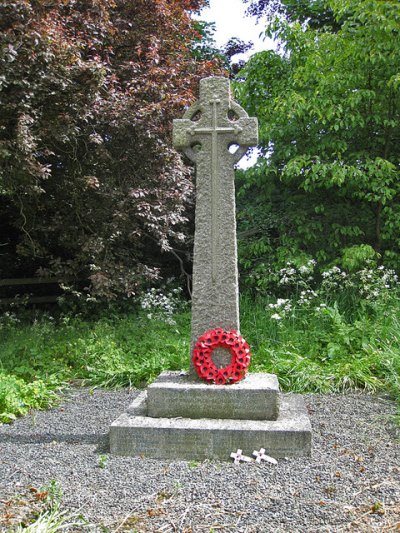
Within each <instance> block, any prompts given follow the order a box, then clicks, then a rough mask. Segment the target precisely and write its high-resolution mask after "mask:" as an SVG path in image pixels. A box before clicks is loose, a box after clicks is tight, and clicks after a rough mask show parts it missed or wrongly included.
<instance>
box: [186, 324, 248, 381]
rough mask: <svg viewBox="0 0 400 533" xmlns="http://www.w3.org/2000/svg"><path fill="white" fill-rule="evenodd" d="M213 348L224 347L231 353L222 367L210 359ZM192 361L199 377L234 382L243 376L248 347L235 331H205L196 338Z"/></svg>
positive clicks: (220, 329)
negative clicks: (227, 361)
mask: <svg viewBox="0 0 400 533" xmlns="http://www.w3.org/2000/svg"><path fill="white" fill-rule="evenodd" d="M215 348H226V349H228V350H229V351H230V353H231V355H232V361H231V363H230V364H229V365H227V366H225V367H223V368H217V367H216V365H215V364H214V362H213V360H212V353H213V351H214V350H215ZM192 361H193V365H194V368H195V369H196V372H197V374H198V375H199V377H201V378H202V379H204V380H205V381H208V382H209V383H215V384H216V385H226V384H230V383H236V382H238V381H240V380H241V379H243V378H244V376H245V374H246V371H247V368H248V366H249V363H250V347H249V345H248V344H247V342H246V341H245V340H244V338H243V337H241V336H240V335H239V333H237V331H234V330H232V331H227V330H224V329H222V328H217V329H212V330H209V331H206V332H205V333H203V335H201V336H200V337H199V339H198V340H197V342H196V344H195V346H194V349H193V353H192Z"/></svg>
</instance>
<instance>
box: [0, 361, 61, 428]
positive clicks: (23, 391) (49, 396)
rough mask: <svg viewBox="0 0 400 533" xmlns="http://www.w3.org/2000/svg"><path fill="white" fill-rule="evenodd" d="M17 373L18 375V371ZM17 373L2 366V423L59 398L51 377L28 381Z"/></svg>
mask: <svg viewBox="0 0 400 533" xmlns="http://www.w3.org/2000/svg"><path fill="white" fill-rule="evenodd" d="M15 374H16V375H18V372H16V373H15ZM15 374H14V372H12V373H8V372H4V370H2V369H1V368H0V424H1V423H7V422H12V421H13V420H15V418H16V417H17V416H21V415H26V414H27V413H28V412H29V410H30V409H44V408H46V407H50V406H52V405H54V404H55V403H56V400H57V395H56V393H55V392H54V390H53V385H54V382H52V380H51V379H50V380H48V381H47V380H42V379H34V380H33V381H31V382H26V381H25V380H24V379H22V378H19V377H16V375H15ZM60 387H61V383H59V386H58V388H60Z"/></svg>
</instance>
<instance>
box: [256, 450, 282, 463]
mask: <svg viewBox="0 0 400 533" xmlns="http://www.w3.org/2000/svg"><path fill="white" fill-rule="evenodd" d="M253 455H254V457H255V458H256V463H261V461H266V462H267V463H271V464H273V465H276V464H278V461H277V460H276V459H274V458H273V457H270V456H269V455H265V449H264V448H261V449H260V450H259V451H257V450H254V452H253Z"/></svg>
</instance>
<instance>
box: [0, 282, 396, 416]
mask: <svg viewBox="0 0 400 533" xmlns="http://www.w3.org/2000/svg"><path fill="white" fill-rule="evenodd" d="M271 301H272V300H270V299H267V298H262V299H261V298H259V299H252V298H250V297H249V296H244V297H242V299H241V332H242V335H243V336H244V337H245V338H246V340H247V341H248V342H249V344H250V346H251V348H252V361H251V365H250V371H253V372H260V371H263V372H271V373H275V374H277V375H278V378H279V380H280V384H281V387H282V389H283V390H292V391H297V392H321V393H330V392H344V391H348V390H355V389H361V390H366V391H369V392H377V391H386V392H389V393H391V394H393V395H394V396H395V397H396V398H397V399H400V378H399V375H400V321H399V317H400V303H399V298H398V292H397V291H392V293H390V295H389V296H388V295H387V294H386V296H385V300H384V301H383V300H379V301H378V302H375V303H374V304H368V305H359V306H358V308H357V309H356V308H353V309H352V310H351V312H350V311H349V308H348V307H347V310H346V308H345V307H343V305H342V303H338V301H333V300H332V301H331V302H328V304H327V305H325V306H324V307H323V308H321V307H318V306H316V305H315V304H313V305H300V304H298V303H297V304H296V302H292V307H291V311H290V313H287V314H286V315H285V316H282V318H281V319H279V320H277V319H273V318H271V317H272V315H273V311H274V309H272V310H271V306H270V304H271ZM147 314H148V313H147ZM147 314H146V312H145V311H143V310H139V311H137V310H136V311H132V313H111V312H104V313H103V316H102V317H99V318H92V319H83V318H79V317H75V318H74V317H72V316H60V317H58V318H57V319H54V318H51V317H49V316H48V315H46V314H43V315H42V316H40V317H36V318H35V319H34V320H32V317H30V319H29V320H22V319H21V320H20V319H18V317H16V316H15V315H11V314H5V315H3V317H2V319H1V320H0V334H1V339H0V422H11V421H12V420H13V419H14V418H15V417H16V416H20V415H24V414H26V413H28V412H29V410H30V409H33V408H39V409H40V408H46V407H49V406H51V405H54V403H55V402H56V401H57V398H58V395H57V392H58V391H59V390H60V389H62V388H63V387H65V386H67V385H68V384H69V383H71V382H74V381H76V380H79V381H83V382H84V383H86V384H88V385H91V386H93V387H96V386H98V387H124V386H143V385H145V384H147V383H149V382H151V381H152V380H153V379H154V378H155V377H156V376H157V375H158V374H159V373H160V372H161V371H163V370H166V369H169V370H184V369H187V367H188V364H189V338H190V313H189V312H187V311H183V312H178V313H176V314H175V315H174V321H175V323H174V324H171V323H166V322H164V321H163V320H161V319H160V318H162V317H161V316H160V315H158V318H154V316H153V317H152V319H151V320H149V319H148V318H147ZM169 322H170V321H169Z"/></svg>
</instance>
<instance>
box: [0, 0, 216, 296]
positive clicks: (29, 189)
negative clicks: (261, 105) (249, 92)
mask: <svg viewBox="0 0 400 533" xmlns="http://www.w3.org/2000/svg"><path fill="white" fill-rule="evenodd" d="M205 3H206V0H172V1H171V0H135V2H126V1H125V0H115V1H113V0H62V1H55V0H15V1H9V0H0V65H1V70H0V99H1V110H2V111H1V115H0V222H1V224H2V226H3V228H6V229H7V231H5V232H4V233H3V235H2V237H1V238H0V245H1V246H0V269H1V272H0V275H1V276H2V277H10V276H12V275H15V274H21V273H22V274H25V273H27V272H28V271H29V273H30V274H32V273H33V271H36V272H38V271H39V272H46V273H52V274H55V275H58V276H61V277H65V278H66V279H69V280H70V281H71V280H74V279H85V280H89V284H88V287H89V289H88V290H89V292H90V293H91V294H96V295H99V296H103V297H106V298H113V297H116V296H118V295H122V294H125V295H130V294H134V293H135V292H137V290H138V289H139V288H140V286H141V284H142V283H143V282H145V281H146V280H149V279H152V278H156V277H157V276H159V264H160V254H161V252H162V251H166V252H167V251H168V250H170V249H171V246H176V243H177V242H179V241H181V240H184V232H185V223H186V219H187V210H188V206H190V202H191V196H192V180H191V176H190V174H189V173H188V170H187V168H186V167H184V166H183V165H182V163H181V160H180V158H179V157H178V156H177V154H176V152H175V151H174V150H173V149H172V148H171V142H170V135H171V124H172V119H173V118H175V117H177V116H180V114H181V113H182V110H183V108H184V106H185V105H187V104H189V103H191V102H192V101H193V99H194V97H195V95H194V91H195V90H196V88H197V86H198V81H199V78H201V77H204V76H207V75H210V74H213V73H217V74H219V73H220V70H221V69H220V66H219V63H218V60H217V59H215V60H214V59H207V58H205V57H204V58H202V57H201V54H200V57H199V54H198V53H194V50H195V48H196V43H199V41H201V35H199V33H198V32H197V31H196V25H195V23H194V21H193V20H192V18H191V15H192V14H193V13H194V12H198V11H199V9H200V8H201V7H202V6H203V5H204V4H205Z"/></svg>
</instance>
